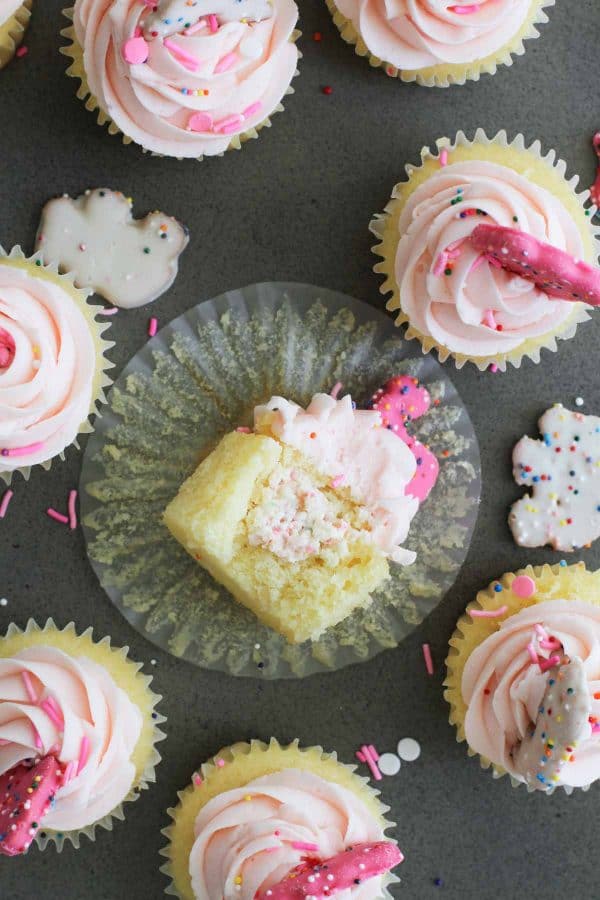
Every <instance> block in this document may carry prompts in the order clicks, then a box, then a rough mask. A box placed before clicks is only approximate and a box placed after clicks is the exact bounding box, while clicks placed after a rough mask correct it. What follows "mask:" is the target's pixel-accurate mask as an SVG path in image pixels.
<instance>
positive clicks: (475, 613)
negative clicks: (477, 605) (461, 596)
mask: <svg viewBox="0 0 600 900" xmlns="http://www.w3.org/2000/svg"><path fill="white" fill-rule="evenodd" d="M507 612H508V606H499V607H498V609H470V610H469V615H470V616H472V617H473V618H474V619H497V618H498V617H499V616H503V615H504V613H507Z"/></svg>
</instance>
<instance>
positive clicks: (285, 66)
mask: <svg viewBox="0 0 600 900" xmlns="http://www.w3.org/2000/svg"><path fill="white" fill-rule="evenodd" d="M191 13H192V11H190V15H191ZM149 14H150V8H149V7H148V6H147V5H144V4H143V3H140V2H139V0H76V3H75V9H74V19H73V22H74V27H75V34H76V38H77V41H78V43H79V45H80V46H81V47H82V48H83V53H84V67H85V72H86V76H87V80H88V84H89V87H90V90H91V92H92V94H93V95H94V96H95V97H96V98H97V100H98V103H99V105H100V106H101V108H102V109H103V110H104V111H105V112H106V113H107V114H108V115H109V116H110V117H111V119H112V120H113V121H114V122H115V124H116V125H117V126H118V128H120V130H121V131H122V132H123V133H124V134H125V135H127V136H129V137H130V138H132V139H133V140H134V141H136V142H137V143H138V144H140V145H141V146H142V147H144V148H145V149H146V150H151V151H153V152H155V153H159V154H164V155H167V156H175V157H200V156H202V155H207V156H214V155H216V154H219V153H222V152H223V151H224V150H226V149H227V147H228V146H229V144H230V142H231V138H232V136H233V135H236V134H240V133H243V132H246V131H248V130H249V129H251V128H253V127H255V126H257V125H259V124H260V123H261V122H262V121H263V120H264V119H266V118H267V117H268V116H270V115H271V114H272V113H273V112H274V111H275V110H276V109H277V107H278V106H279V104H280V102H281V100H282V98H283V96H284V94H285V93H286V91H287V89H288V87H289V85H290V82H291V81H292V78H293V77H294V74H295V71H296V65H297V61H298V50H297V48H296V46H295V44H294V43H293V40H292V36H293V32H294V28H295V25H296V22H297V18H298V9H297V7H296V4H295V3H294V2H293V0H273V15H272V16H270V17H269V18H266V19H264V20H262V21H259V22H243V21H227V22H223V23H222V24H220V27H217V28H216V30H214V29H213V28H210V27H206V28H203V29H201V30H199V31H193V29H190V32H189V33H186V31H187V29H186V28H185V24H186V23H183V24H182V26H181V30H180V32H179V33H176V34H171V35H169V36H167V37H166V38H162V37H159V36H157V38H156V39H155V40H151V41H148V42H147V44H146V45H145V46H144V43H145V42H144V38H143V37H142V35H143V32H144V24H145V20H146V18H147V16H148V15H149ZM131 41H137V44H133V45H131V44H128V42H131ZM140 44H141V45H142V50H143V53H142V54H141V55H139V56H138V53H139V45H140ZM126 45H127V46H129V47H132V46H133V51H132V52H131V53H129V52H128V51H127V49H126ZM146 56H147V59H146V61H145V62H142V60H143V59H144V57H146ZM126 57H128V58H130V59H132V60H134V62H127V60H126ZM138 60H139V61H138Z"/></svg>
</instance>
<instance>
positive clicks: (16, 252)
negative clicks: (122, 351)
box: [0, 245, 115, 484]
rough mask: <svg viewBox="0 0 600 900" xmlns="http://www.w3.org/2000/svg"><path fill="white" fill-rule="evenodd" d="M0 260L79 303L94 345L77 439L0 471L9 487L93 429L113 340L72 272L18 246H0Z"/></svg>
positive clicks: (107, 384) (103, 397) (62, 455)
mask: <svg viewBox="0 0 600 900" xmlns="http://www.w3.org/2000/svg"><path fill="white" fill-rule="evenodd" d="M0 259H1V260H4V261H5V262H6V260H9V261H10V264H11V265H14V266H16V267H17V268H21V269H27V268H29V267H31V271H32V274H33V275H35V277H36V278H45V279H47V280H49V281H52V282H54V283H55V284H58V285H59V286H60V287H62V288H63V289H64V290H67V291H68V292H69V293H70V294H71V296H72V297H73V298H74V299H76V300H79V307H80V309H81V312H82V313H83V314H84V316H85V318H86V320H87V323H88V326H89V329H90V333H91V335H92V337H93V338H94V343H95V345H96V372H95V375H94V382H93V385H92V401H91V405H90V411H89V414H88V418H86V419H84V421H83V422H82V423H81V425H80V426H79V430H78V432H77V436H76V437H75V439H74V440H73V441H72V442H71V444H68V445H67V447H65V448H64V450H62V451H61V452H60V453H57V454H56V455H55V456H53V457H52V458H51V459H47V460H45V461H44V462H41V463H35V464H34V465H33V466H17V467H15V468H14V469H12V470H11V471H0V481H4V482H5V483H6V484H10V483H11V480H12V477H13V475H14V474H15V473H16V472H19V473H20V474H21V475H22V476H23V478H24V479H25V480H26V481H27V480H28V479H29V476H30V475H31V470H32V469H33V468H37V467H38V466H39V467H41V468H42V469H45V470H46V471H48V469H49V468H50V466H51V465H52V463H53V462H54V460H55V459H57V458H59V459H61V460H63V461H64V459H65V452H66V450H67V448H68V447H69V446H75V447H77V449H78V450H79V449H80V447H79V441H78V438H79V435H82V434H90V433H91V432H92V431H93V430H94V425H92V423H91V422H90V420H89V416H93V415H96V414H99V409H100V407H101V406H102V405H103V404H104V403H106V391H107V390H108V388H109V387H110V385H111V384H112V378H110V376H109V375H108V374H107V372H108V370H109V369H113V368H114V363H112V362H110V360H109V359H107V357H106V354H107V353H108V351H109V350H110V349H111V348H112V347H114V346H115V343H114V341H107V340H105V338H104V337H103V334H104V333H105V332H106V331H107V330H108V329H109V328H110V322H109V321H107V322H98V321H97V320H96V316H97V314H98V313H99V312H101V311H102V310H103V309H104V307H103V306H102V305H100V304H99V305H95V304H92V303H90V302H88V297H90V296H91V291H88V290H84V289H82V288H77V287H75V281H74V279H75V276H74V275H73V274H72V273H70V272H68V273H66V274H62V273H60V272H59V270H58V266H57V265H56V264H55V263H50V264H49V265H44V261H43V259H42V254H41V253H39V252H37V253H34V254H33V256H25V254H24V253H23V251H22V250H21V248H20V247H19V246H18V245H17V246H16V247H13V248H12V250H11V251H10V253H8V254H7V253H6V252H5V251H4V250H3V249H2V246H0Z"/></svg>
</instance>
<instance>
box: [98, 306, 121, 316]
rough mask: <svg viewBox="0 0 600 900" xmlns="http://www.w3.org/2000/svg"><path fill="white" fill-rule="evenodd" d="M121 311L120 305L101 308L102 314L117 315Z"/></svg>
mask: <svg viewBox="0 0 600 900" xmlns="http://www.w3.org/2000/svg"><path fill="white" fill-rule="evenodd" d="M118 312H119V307H118V306H106V307H105V308H104V309H101V310H100V315H101V316H115V315H116V314H117V313H118Z"/></svg>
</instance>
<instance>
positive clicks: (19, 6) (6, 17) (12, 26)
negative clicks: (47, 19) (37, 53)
mask: <svg viewBox="0 0 600 900" xmlns="http://www.w3.org/2000/svg"><path fill="white" fill-rule="evenodd" d="M32 3H33V0H23V2H21V0H0V69H3V68H4V66H6V65H8V63H9V62H10V61H11V59H12V58H13V56H14V55H15V52H16V50H17V47H19V45H20V44H21V43H22V42H23V38H24V37H25V31H26V30H27V26H28V24H29V19H30V17H31V6H32Z"/></svg>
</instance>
